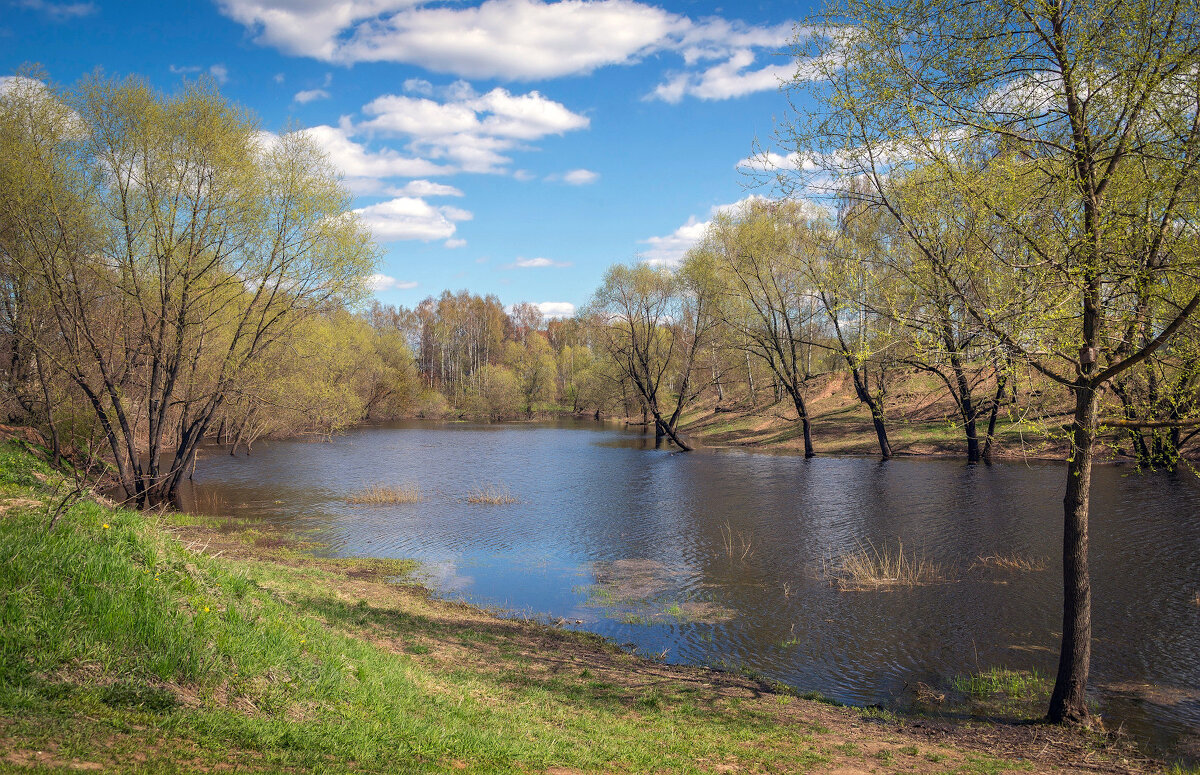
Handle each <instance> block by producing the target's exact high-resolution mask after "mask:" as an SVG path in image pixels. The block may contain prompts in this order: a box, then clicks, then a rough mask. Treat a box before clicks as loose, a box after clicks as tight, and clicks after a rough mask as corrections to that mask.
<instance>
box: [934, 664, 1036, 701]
mask: <svg viewBox="0 0 1200 775" xmlns="http://www.w3.org/2000/svg"><path fill="white" fill-rule="evenodd" d="M952 684H953V686H954V688H955V690H957V691H959V692H961V693H962V694H965V695H966V696H967V697H970V698H972V699H977V700H985V699H990V698H992V697H995V696H997V695H1000V696H1003V697H1007V698H1009V699H1014V700H1016V699H1024V698H1027V697H1036V696H1041V695H1042V694H1045V693H1046V692H1047V691H1048V690H1049V682H1048V681H1047V679H1046V677H1045V676H1043V675H1041V674H1040V673H1038V671H1037V670H1030V671H1026V670H1009V669H1008V668H1005V667H992V668H989V669H988V670H987V671H985V672H982V673H976V674H975V675H960V676H955V677H954V680H953V681H952Z"/></svg>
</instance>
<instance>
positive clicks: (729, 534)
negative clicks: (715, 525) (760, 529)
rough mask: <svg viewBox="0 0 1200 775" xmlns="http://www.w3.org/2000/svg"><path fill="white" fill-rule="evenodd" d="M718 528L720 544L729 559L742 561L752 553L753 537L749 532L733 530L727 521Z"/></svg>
mask: <svg viewBox="0 0 1200 775" xmlns="http://www.w3.org/2000/svg"><path fill="white" fill-rule="evenodd" d="M720 530H721V544H722V546H724V548H725V555H726V556H727V557H728V558H729V559H731V560H738V561H742V562H744V561H745V560H746V559H747V558H749V557H750V556H752V555H753V554H754V539H753V537H752V536H751V534H750V533H747V532H745V531H742V530H734V529H733V526H732V525H730V524H729V523H728V522H726V523H725V524H723V525H721V527H720Z"/></svg>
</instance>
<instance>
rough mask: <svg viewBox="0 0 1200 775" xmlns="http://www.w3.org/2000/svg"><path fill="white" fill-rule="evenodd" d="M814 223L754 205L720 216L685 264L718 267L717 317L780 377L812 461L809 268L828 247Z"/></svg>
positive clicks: (773, 206)
mask: <svg viewBox="0 0 1200 775" xmlns="http://www.w3.org/2000/svg"><path fill="white" fill-rule="evenodd" d="M807 221H808V219H807V218H806V217H805V215H804V214H803V213H802V212H801V210H800V207H799V205H798V204H797V203H795V202H770V201H766V200H751V201H750V202H748V203H746V204H745V205H743V206H741V207H740V208H737V209H736V210H734V211H731V212H724V213H718V214H717V215H716V216H714V218H713V220H712V222H711V224H710V225H709V227H708V229H707V231H706V232H705V235H704V238H703V240H701V242H700V243H699V244H698V245H697V246H696V247H695V248H693V249H692V250H691V251H689V253H688V255H687V258H686V259H685V264H684V265H685V266H692V267H694V269H693V271H699V270H700V269H701V268H702V267H710V269H708V271H709V272H710V273H711V276H712V287H713V290H714V292H713V298H714V301H715V305H714V310H715V314H716V315H717V316H718V317H719V318H720V319H721V321H722V323H724V325H726V326H728V327H729V328H730V329H732V330H733V331H734V332H735V333H736V336H735V337H733V341H735V342H737V343H739V345H740V346H741V347H742V348H743V349H745V350H746V351H747V352H750V353H752V354H753V355H755V356H756V357H758V358H760V359H761V360H762V361H763V362H764V363H766V364H767V365H768V366H769V367H770V369H771V372H772V373H773V374H774V375H775V377H776V378H777V379H778V380H779V382H780V384H781V385H782V386H783V389H784V391H786V392H787V394H788V397H789V398H791V400H792V405H793V407H795V409H796V416H797V418H798V419H799V421H800V429H801V433H802V435H803V439H804V456H805V457H812V456H813V455H815V454H816V452H815V450H814V448H813V440H812V419H811V417H810V416H809V411H808V404H807V403H806V401H805V392H806V390H807V385H808V382H809V381H810V380H811V378H812V369H811V355H812V348H813V337H814V333H815V324H814V319H815V318H816V316H817V314H818V301H817V298H816V295H815V294H814V292H813V288H812V284H811V281H810V276H809V275H808V274H807V273H806V272H805V271H804V267H805V266H806V257H807V258H811V255H812V254H813V253H815V252H817V251H819V250H821V247H820V245H819V242H820V238H819V236H818V235H817V233H816V230H814V229H813V228H809V226H810V224H808V222H807ZM889 454H890V453H889Z"/></svg>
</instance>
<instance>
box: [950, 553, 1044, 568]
mask: <svg viewBox="0 0 1200 775" xmlns="http://www.w3.org/2000/svg"><path fill="white" fill-rule="evenodd" d="M975 568H999V569H1000V570H1015V571H1028V572H1033V571H1042V570H1046V560H1045V558H1043V557H1025V556H1023V555H1020V554H989V555H988V556H987V557H976V558H975V562H973V563H971V566H970V567H969V568H967V570H974V569H975Z"/></svg>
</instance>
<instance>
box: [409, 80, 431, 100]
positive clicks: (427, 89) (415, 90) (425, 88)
mask: <svg viewBox="0 0 1200 775" xmlns="http://www.w3.org/2000/svg"><path fill="white" fill-rule="evenodd" d="M404 91H406V92H408V93H409V94H420V95H421V96H423V97H431V96H433V84H431V83H430V82H429V81H426V80H425V79H424V78H409V79H407V80H405V81H404Z"/></svg>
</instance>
